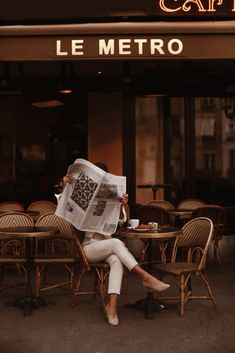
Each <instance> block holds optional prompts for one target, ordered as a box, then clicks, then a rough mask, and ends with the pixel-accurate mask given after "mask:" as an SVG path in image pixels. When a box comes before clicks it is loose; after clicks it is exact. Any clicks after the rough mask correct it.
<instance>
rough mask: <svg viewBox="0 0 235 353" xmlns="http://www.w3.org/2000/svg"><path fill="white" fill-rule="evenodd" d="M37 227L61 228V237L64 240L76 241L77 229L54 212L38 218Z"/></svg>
mask: <svg viewBox="0 0 235 353" xmlns="http://www.w3.org/2000/svg"><path fill="white" fill-rule="evenodd" d="M35 225H36V226H45V227H55V228H59V230H60V235H61V236H63V237H64V238H69V239H74V238H75V237H76V234H77V233H76V229H75V228H74V227H73V226H72V224H71V223H69V222H68V221H66V220H65V219H63V218H61V217H58V216H56V215H55V213H54V212H48V213H45V214H43V215H42V216H41V217H39V218H38V220H37V221H36V224H35Z"/></svg>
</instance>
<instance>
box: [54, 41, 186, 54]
mask: <svg viewBox="0 0 235 353" xmlns="http://www.w3.org/2000/svg"><path fill="white" fill-rule="evenodd" d="M183 49H184V45H183V42H182V41H181V40H180V39H178V38H170V39H167V40H166V39H163V38H148V39H147V38H115V39H114V38H108V39H103V38H97V39H96V41H95V42H94V43H90V42H89V40H87V41H86V40H84V39H71V40H70V41H68V40H61V39H58V40H56V56H59V57H75V56H84V57H88V56H90V55H91V52H92V56H95V57H97V56H100V57H107V56H110V57H112V56H132V55H134V56H164V55H168V56H172V55H174V56H176V55H180V54H181V53H182V52H183Z"/></svg>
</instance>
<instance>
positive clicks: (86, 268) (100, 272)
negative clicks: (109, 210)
mask: <svg viewBox="0 0 235 353" xmlns="http://www.w3.org/2000/svg"><path fill="white" fill-rule="evenodd" d="M81 237H82V232H80V237H76V239H75V243H76V246H77V250H78V253H79V265H80V268H79V274H78V279H77V283H76V286H75V290H74V297H73V301H72V305H73V306H75V304H76V297H77V296H79V295H91V296H94V297H96V295H97V294H98V295H100V297H101V300H102V306H103V310H104V312H105V310H106V309H105V305H106V304H105V298H106V278H107V276H108V274H109V265H108V264H107V263H106V262H88V260H87V258H86V256H85V254H84V251H83V248H82V244H81V241H80V238H81ZM90 272H93V273H94V274H95V278H94V286H93V289H91V290H87V289H82V288H81V283H82V279H83V277H84V276H85V274H88V273H90ZM125 283H126V282H125Z"/></svg>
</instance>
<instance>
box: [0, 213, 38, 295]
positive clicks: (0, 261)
mask: <svg viewBox="0 0 235 353" xmlns="http://www.w3.org/2000/svg"><path fill="white" fill-rule="evenodd" d="M33 225H34V222H33V219H32V218H31V217H30V216H29V215H26V214H23V213H21V212H20V213H17V212H14V213H3V214H1V215H0V289H6V288H11V287H18V286H19V285H22V283H21V284H15V285H11V286H3V277H4V269H5V266H12V265H14V266H16V267H17V269H18V271H19V273H20V269H21V268H23V269H24V270H25V268H24V265H25V263H26V256H25V241H24V240H22V239H17V238H12V239H9V238H6V237H4V234H3V233H2V234H1V228H10V227H18V226H26V227H27V226H33Z"/></svg>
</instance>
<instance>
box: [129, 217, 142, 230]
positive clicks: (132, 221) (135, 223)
mask: <svg viewBox="0 0 235 353" xmlns="http://www.w3.org/2000/svg"><path fill="white" fill-rule="evenodd" d="M139 223H140V220H139V219H137V218H136V219H134V218H132V219H129V226H130V227H131V228H136V227H138V225H139Z"/></svg>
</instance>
